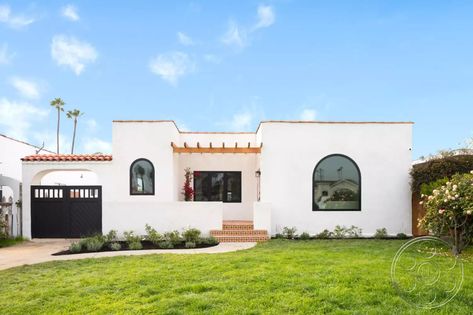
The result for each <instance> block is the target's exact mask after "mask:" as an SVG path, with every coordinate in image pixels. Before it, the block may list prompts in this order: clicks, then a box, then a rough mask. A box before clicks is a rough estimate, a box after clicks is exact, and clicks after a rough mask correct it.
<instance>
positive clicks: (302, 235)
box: [299, 232, 310, 241]
mask: <svg viewBox="0 0 473 315" xmlns="http://www.w3.org/2000/svg"><path fill="white" fill-rule="evenodd" d="M299 239H301V240H303V241H305V240H309V239H310V234H309V233H307V232H303V233H302V234H301V235H300V236H299Z"/></svg>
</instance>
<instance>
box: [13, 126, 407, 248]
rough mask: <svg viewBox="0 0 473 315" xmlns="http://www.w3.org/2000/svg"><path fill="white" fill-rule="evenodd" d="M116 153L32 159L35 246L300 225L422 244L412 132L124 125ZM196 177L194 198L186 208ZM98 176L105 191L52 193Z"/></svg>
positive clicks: (259, 231)
mask: <svg viewBox="0 0 473 315" xmlns="http://www.w3.org/2000/svg"><path fill="white" fill-rule="evenodd" d="M112 142H113V144H112V155H29V156H26V157H24V158H23V162H22V164H23V170H22V177H23V234H24V236H25V237H77V236H80V235H83V234H87V233H92V232H103V233H106V232H108V231H109V230H111V229H115V230H118V231H120V232H123V231H125V230H134V231H136V232H138V233H144V226H145V224H150V225H152V226H154V227H155V228H157V229H158V230H160V231H167V230H173V229H178V230H181V229H183V228H186V227H196V228H198V229H200V230H201V231H202V232H203V233H204V234H209V233H211V234H213V235H215V236H217V237H219V238H220V239H221V240H223V241H231V240H233V241H235V240H262V239H265V238H267V237H268V235H274V234H276V233H279V232H281V230H282V229H283V227H285V226H287V227H296V228H297V230H298V232H299V233H301V232H308V233H310V234H316V233H319V232H321V231H322V230H324V229H330V230H331V229H333V228H334V227H335V226H336V225H345V226H351V225H355V226H357V227H360V228H361V229H362V230H363V234H365V235H372V234H373V233H374V232H375V231H376V229H378V228H382V227H385V228H387V230H388V232H389V233H390V234H396V233H399V232H403V233H405V234H411V231H412V230H411V224H412V223H411V216H412V214H411V192H410V184H409V170H410V167H411V161H412V159H411V146H412V123H410V122H321V121H310V122H308V121H263V122H261V123H260V124H259V127H258V129H257V130H256V131H255V132H185V131H180V130H179V129H178V127H177V126H176V124H175V123H174V121H169V120H161V121H141V120H140V121H137V120H134V121H122V120H119V121H114V122H113V141H112ZM185 169H190V171H191V173H192V175H193V182H192V188H193V190H194V193H195V195H194V198H193V199H194V200H193V201H188V202H186V201H184V196H183V194H182V187H183V184H184V178H185ZM57 171H62V172H64V171H76V172H77V171H79V172H93V173H94V174H95V175H96V182H95V183H94V185H83V184H81V183H77V185H75V186H71V184H73V183H69V185H68V186H55V185H50V184H49V185H48V184H47V183H44V182H43V180H44V178H45V177H46V176H48V174H51V173H52V172H57Z"/></svg>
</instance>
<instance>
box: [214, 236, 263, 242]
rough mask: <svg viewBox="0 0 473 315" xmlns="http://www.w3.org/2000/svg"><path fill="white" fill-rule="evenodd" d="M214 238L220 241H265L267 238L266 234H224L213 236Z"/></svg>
mask: <svg viewBox="0 0 473 315" xmlns="http://www.w3.org/2000/svg"><path fill="white" fill-rule="evenodd" d="M215 238H216V239H217V240H218V241H219V242H221V243H230V242H231V243H245V242H266V241H267V240H269V236H268V235H258V236H235V235H226V236H215Z"/></svg>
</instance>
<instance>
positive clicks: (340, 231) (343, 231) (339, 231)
mask: <svg viewBox="0 0 473 315" xmlns="http://www.w3.org/2000/svg"><path fill="white" fill-rule="evenodd" d="M347 234H348V231H347V228H346V227H345V226H340V225H337V226H336V227H335V229H334V230H333V237H335V238H345V237H347Z"/></svg>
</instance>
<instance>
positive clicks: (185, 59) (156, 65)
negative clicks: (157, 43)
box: [149, 52, 195, 86]
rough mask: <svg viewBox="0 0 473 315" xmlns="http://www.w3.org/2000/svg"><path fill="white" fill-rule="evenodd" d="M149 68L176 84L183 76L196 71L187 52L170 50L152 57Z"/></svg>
mask: <svg viewBox="0 0 473 315" xmlns="http://www.w3.org/2000/svg"><path fill="white" fill-rule="evenodd" d="M149 68H150V70H151V72H153V73H154V74H157V75H159V76H160V77H161V78H162V79H163V80H165V81H167V82H169V83H170V84H171V85H174V86H175V85H177V83H178V81H179V79H180V78H181V77H183V76H185V75H186V74H189V73H191V72H192V71H194V68H195V65H194V63H193V62H192V60H191V58H190V57H189V56H188V55H187V54H185V53H183V52H170V53H165V54H160V55H157V56H156V57H155V58H153V59H151V61H150V63H149Z"/></svg>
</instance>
